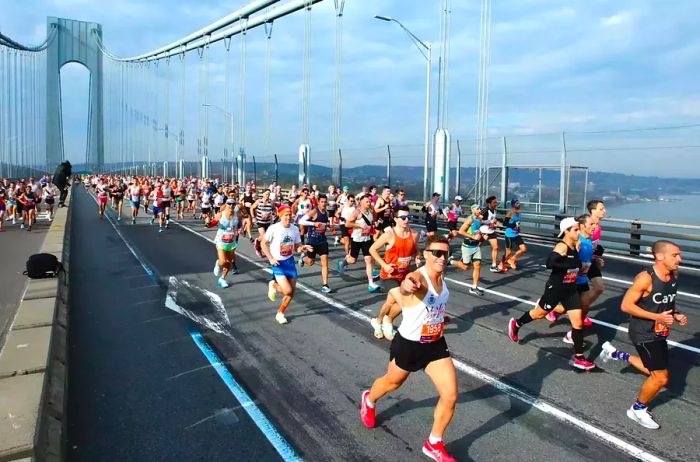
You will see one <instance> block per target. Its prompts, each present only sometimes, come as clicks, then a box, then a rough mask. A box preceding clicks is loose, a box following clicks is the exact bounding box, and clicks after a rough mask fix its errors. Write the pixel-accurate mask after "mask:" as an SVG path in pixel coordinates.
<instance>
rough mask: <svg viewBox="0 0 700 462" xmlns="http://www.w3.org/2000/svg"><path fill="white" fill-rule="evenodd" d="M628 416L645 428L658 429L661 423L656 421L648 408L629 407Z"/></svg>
mask: <svg viewBox="0 0 700 462" xmlns="http://www.w3.org/2000/svg"><path fill="white" fill-rule="evenodd" d="M627 417H629V418H630V419H632V420H634V421H635V422H637V423H638V424H639V425H641V426H642V427H644V428H650V429H652V430H656V429H657V428H659V424H657V423H656V422H655V421H654V418H653V416H652V415H651V413H650V412H649V411H648V410H647V409H635V408H634V406H632V407H630V408H629V409H627Z"/></svg>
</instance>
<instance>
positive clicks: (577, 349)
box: [571, 328, 583, 356]
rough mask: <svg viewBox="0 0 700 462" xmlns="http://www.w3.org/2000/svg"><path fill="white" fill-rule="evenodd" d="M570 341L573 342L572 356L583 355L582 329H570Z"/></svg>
mask: <svg viewBox="0 0 700 462" xmlns="http://www.w3.org/2000/svg"><path fill="white" fill-rule="evenodd" d="M571 340H573V341H574V354H576V355H577V356H579V355H583V329H574V328H571Z"/></svg>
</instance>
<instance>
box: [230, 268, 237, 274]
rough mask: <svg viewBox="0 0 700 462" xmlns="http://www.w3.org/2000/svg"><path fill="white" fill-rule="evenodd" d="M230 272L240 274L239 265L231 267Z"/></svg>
mask: <svg viewBox="0 0 700 462" xmlns="http://www.w3.org/2000/svg"><path fill="white" fill-rule="evenodd" d="M228 274H238V267H237V266H232V267H231V269H230V270H228Z"/></svg>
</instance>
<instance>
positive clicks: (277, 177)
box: [275, 154, 279, 184]
mask: <svg viewBox="0 0 700 462" xmlns="http://www.w3.org/2000/svg"><path fill="white" fill-rule="evenodd" d="M278 174H279V164H278V163H277V154H275V184H277V182H278V181H279V176H278Z"/></svg>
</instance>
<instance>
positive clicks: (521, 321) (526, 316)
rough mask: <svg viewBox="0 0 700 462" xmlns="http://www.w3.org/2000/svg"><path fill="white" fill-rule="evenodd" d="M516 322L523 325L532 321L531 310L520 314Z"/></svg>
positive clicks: (519, 325) (520, 325)
mask: <svg viewBox="0 0 700 462" xmlns="http://www.w3.org/2000/svg"><path fill="white" fill-rule="evenodd" d="M516 322H517V323H518V327H523V326H524V325H525V324H527V323H530V322H532V316H530V312H529V311H526V312H525V314H524V315H522V316H520V317H519V318H518V320H517V321H516Z"/></svg>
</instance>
